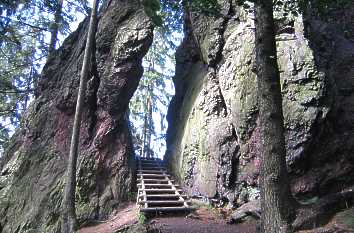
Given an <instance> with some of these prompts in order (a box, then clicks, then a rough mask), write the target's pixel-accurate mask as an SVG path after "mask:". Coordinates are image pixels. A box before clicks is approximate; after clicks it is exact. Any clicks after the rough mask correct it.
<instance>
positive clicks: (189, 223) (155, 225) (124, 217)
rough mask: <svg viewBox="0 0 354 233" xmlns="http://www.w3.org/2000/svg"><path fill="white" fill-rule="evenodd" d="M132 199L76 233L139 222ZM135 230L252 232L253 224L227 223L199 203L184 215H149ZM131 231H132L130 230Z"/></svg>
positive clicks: (108, 231)
mask: <svg viewBox="0 0 354 233" xmlns="http://www.w3.org/2000/svg"><path fill="white" fill-rule="evenodd" d="M137 216H138V211H137V208H136V205H135V203H130V204H128V205H126V206H124V207H122V208H120V209H119V210H118V211H117V214H116V215H115V216H114V217H112V218H111V219H110V220H108V221H105V222H102V223H100V224H98V225H95V226H90V227H85V228H82V229H80V230H79V231H77V233H116V232H120V231H119V230H122V231H121V232H129V231H124V230H123V229H127V228H128V227H129V226H130V227H131V226H137V225H139V223H138V220H137ZM145 228H146V230H145ZM138 229H139V230H138V231H137V232H138V233H148V232H150V233H255V232H256V229H255V224H238V225H230V224H227V223H226V220H225V219H223V217H222V215H220V214H218V213H216V212H215V211H214V210H211V209H208V208H206V207H201V208H200V209H198V210H196V211H195V212H193V213H191V214H189V215H187V216H168V217H167V216H166V217H153V218H151V219H150V220H148V221H147V223H146V224H145V226H144V227H143V229H144V230H141V229H142V228H141V225H140V226H139V228H138ZM134 232H135V231H134Z"/></svg>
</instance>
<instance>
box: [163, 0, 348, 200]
mask: <svg viewBox="0 0 354 233" xmlns="http://www.w3.org/2000/svg"><path fill="white" fill-rule="evenodd" d="M219 3H221V6H222V7H223V12H224V13H225V12H226V14H227V16H228V17H218V16H200V15H198V14H196V13H191V12H187V13H186V15H187V16H188V17H186V20H185V35H186V37H185V38H184V40H183V42H182V44H181V46H180V47H179V49H178V52H177V54H176V61H177V65H176V76H175V77H174V82H175V86H176V94H175V96H174V97H173V99H172V101H171V104H170V107H169V114H168V121H169V128H168V131H167V132H168V133H167V152H166V156H165V158H166V159H167V160H168V163H169V165H170V167H171V168H172V170H173V172H174V173H175V174H176V176H177V177H178V179H180V181H181V182H182V183H184V184H185V185H186V189H187V190H188V192H189V194H190V195H204V196H208V197H220V198H221V197H226V198H227V199H228V200H229V201H230V203H232V204H233V205H235V206H239V205H242V204H243V203H245V202H248V201H252V200H256V199H257V198H259V191H258V190H259V188H258V186H259V184H258V178H259V169H260V161H261V158H260V141H261V135H260V130H259V127H260V126H259V121H258V114H259V112H258V96H257V81H256V75H255V74H254V72H253V67H254V66H257V64H256V63H255V56H254V53H255V51H254V32H255V28H254V24H253V15H252V12H249V11H248V10H245V9H243V8H242V7H240V6H237V5H235V3H234V1H227V0H220V1H219ZM353 7H354V5H353V4H351V5H350V7H348V9H342V8H340V9H339V8H338V9H335V10H334V11H333V12H332V13H331V14H329V15H327V16H326V17H327V19H328V20H327V21H323V20H322V18H320V17H319V16H318V15H317V14H315V13H313V12H312V11H311V10H309V12H308V13H307V14H306V15H302V16H298V17H294V18H293V19H291V20H287V21H284V20H283V19H282V18H279V19H277V36H276V38H277V53H278V64H279V68H280V72H281V73H280V75H281V87H282V95H283V109H284V120H285V127H286V135H285V136H286V149H287V155H286V156H287V165H288V169H289V172H290V177H289V179H290V180H291V184H292V191H293V194H294V195H295V196H296V197H297V198H299V199H303V200H306V199H307V198H312V197H314V196H316V197H317V196H319V197H321V196H325V195H327V194H330V193H333V192H338V191H340V190H342V189H344V188H346V187H350V186H351V185H353V184H354V179H353V174H354V166H353V163H352V161H353V151H354V148H353V145H354V144H353V140H354V139H353V137H351V136H350V135H352V134H353V133H354V128H353V125H354V124H352V123H353V122H354V115H353V114H351V113H352V111H353V106H354V105H353V104H352V103H353V101H354V89H353V88H352V86H353V84H354V81H353V79H352V77H353V75H354V69H353V64H354V63H353V57H354V56H353V54H354V42H353V41H354V39H353V38H351V37H350V36H349V34H348V32H351V31H353V29H354V25H353V23H352V21H350V20H348V17H350V15H353V12H352V9H353ZM187 51H189V52H190V54H191V56H187V55H186V54H187ZM191 57H193V59H191ZM197 64H198V66H196V65H197ZM202 64H203V65H202ZM201 67H202V68H201ZM197 79H198V80H203V81H202V85H200V82H198V85H196V81H195V80H197ZM191 90H192V91H193V96H194V97H193V98H191V97H190V95H189V94H188V93H190V91H191ZM186 107H187V108H186ZM187 109H188V110H187ZM200 155H202V156H200ZM201 158H203V159H201Z"/></svg>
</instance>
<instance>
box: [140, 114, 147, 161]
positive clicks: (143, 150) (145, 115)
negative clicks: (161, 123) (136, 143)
mask: <svg viewBox="0 0 354 233" xmlns="http://www.w3.org/2000/svg"><path fill="white" fill-rule="evenodd" d="M146 132H147V114H146V113H144V127H143V144H142V146H141V155H140V156H141V157H145V154H146V150H145V149H146V148H145V145H146Z"/></svg>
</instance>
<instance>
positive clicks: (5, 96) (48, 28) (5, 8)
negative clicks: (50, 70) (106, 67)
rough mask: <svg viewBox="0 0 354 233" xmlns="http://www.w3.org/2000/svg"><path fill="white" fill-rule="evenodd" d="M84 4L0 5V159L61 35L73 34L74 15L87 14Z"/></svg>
mask: <svg viewBox="0 0 354 233" xmlns="http://www.w3.org/2000/svg"><path fill="white" fill-rule="evenodd" d="M85 4H87V3H86V0H82V1H76V0H68V1H65V5H63V0H32V1H30V0H14V1H1V2H0V13H1V14H0V77H1V78H0V156H1V153H2V152H3V150H4V148H5V147H6V144H7V142H8V140H9V136H10V135H11V131H13V130H14V128H16V127H18V126H19V124H20V121H21V116H22V114H23V112H24V111H25V110H26V108H27V106H28V104H29V102H30V101H31V99H32V98H33V93H34V89H35V87H36V82H37V80H38V78H39V73H40V71H41V68H42V66H43V64H44V63H45V60H46V58H47V57H48V54H49V53H51V54H52V53H53V52H54V50H55V47H56V44H57V42H58V36H59V34H60V35H67V34H68V33H69V32H70V29H69V28H70V23H71V22H73V21H74V20H75V18H76V17H75V15H76V14H77V13H80V14H82V13H83V12H86V5H85ZM48 15H52V16H53V19H51V17H48ZM49 33H50V34H51V38H50V41H49V37H48V36H47V35H48V34H49ZM47 42H49V44H48V43H47Z"/></svg>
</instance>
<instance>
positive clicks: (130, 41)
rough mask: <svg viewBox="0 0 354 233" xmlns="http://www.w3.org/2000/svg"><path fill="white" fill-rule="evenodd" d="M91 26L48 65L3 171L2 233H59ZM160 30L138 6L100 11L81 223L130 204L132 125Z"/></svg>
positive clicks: (114, 4)
mask: <svg viewBox="0 0 354 233" xmlns="http://www.w3.org/2000/svg"><path fill="white" fill-rule="evenodd" d="M87 28H88V22H87V21H85V22H84V23H83V24H81V25H80V27H79V29H78V30H77V31H76V32H74V33H73V34H72V35H71V36H70V37H69V38H68V39H67V40H66V41H65V42H64V43H63V46H62V47H61V48H60V49H59V50H58V51H57V53H56V54H55V56H54V57H53V58H51V59H49V61H48V62H47V64H46V66H45V68H44V70H43V73H42V77H41V80H40V82H39V85H38V88H37V94H36V99H35V100H34V101H33V103H32V104H31V106H30V108H29V110H28V111H27V115H26V117H25V118H24V121H23V122H22V127H21V129H20V130H18V131H17V132H16V134H15V136H14V137H13V139H12V142H11V146H10V147H9V150H8V151H7V153H6V155H5V158H4V160H3V161H2V164H1V167H0V168H1V173H0V232H4V233H10V232H11V233H15V232H58V231H59V230H60V229H59V226H60V224H58V223H59V222H58V220H59V214H60V204H61V200H62V191H63V176H64V173H65V169H66V163H67V159H68V154H69V146H70V137H71V128H72V124H73V116H74V111H75V104H76V96H77V88H78V83H79V73H80V68H81V65H82V59H83V54H84V48H85V38H86V34H87ZM152 36H153V26H152V24H151V22H150V20H149V18H148V17H147V16H146V15H145V13H144V10H143V9H142V6H141V5H140V4H139V1H138V0H136V1H135V0H120V1H118V0H117V1H106V3H105V5H104V6H103V9H102V10H101V13H100V16H99V23H98V31H97V35H96V43H95V51H96V52H95V53H94V54H95V55H94V57H93V59H92V64H93V68H92V70H91V75H90V80H89V82H88V89H87V92H86V99H85V112H84V116H83V121H82V128H81V138H80V157H79V162H78V172H77V174H78V180H77V184H78V187H77V192H76V197H77V200H78V201H77V214H78V218H79V221H80V222H81V223H82V222H86V221H88V220H90V219H103V218H106V217H107V216H108V215H109V214H111V213H112V211H113V209H114V208H115V207H116V206H117V205H119V204H120V203H121V202H122V201H124V200H126V199H127V198H128V195H129V192H130V191H131V188H132V187H131V185H132V183H134V182H132V180H133V177H132V176H133V172H132V171H133V170H132V169H133V164H134V163H133V151H132V145H131V138H130V132H129V127H128V122H127V118H126V114H125V112H126V110H127V107H128V103H129V99H130V98H131V96H132V95H133V92H134V91H135V89H136V87H137V85H138V82H139V79H140V77H141V75H142V72H143V68H142V66H141V60H142V57H143V56H144V55H145V53H146V52H147V50H148V48H149V46H150V44H151V42H152Z"/></svg>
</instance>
